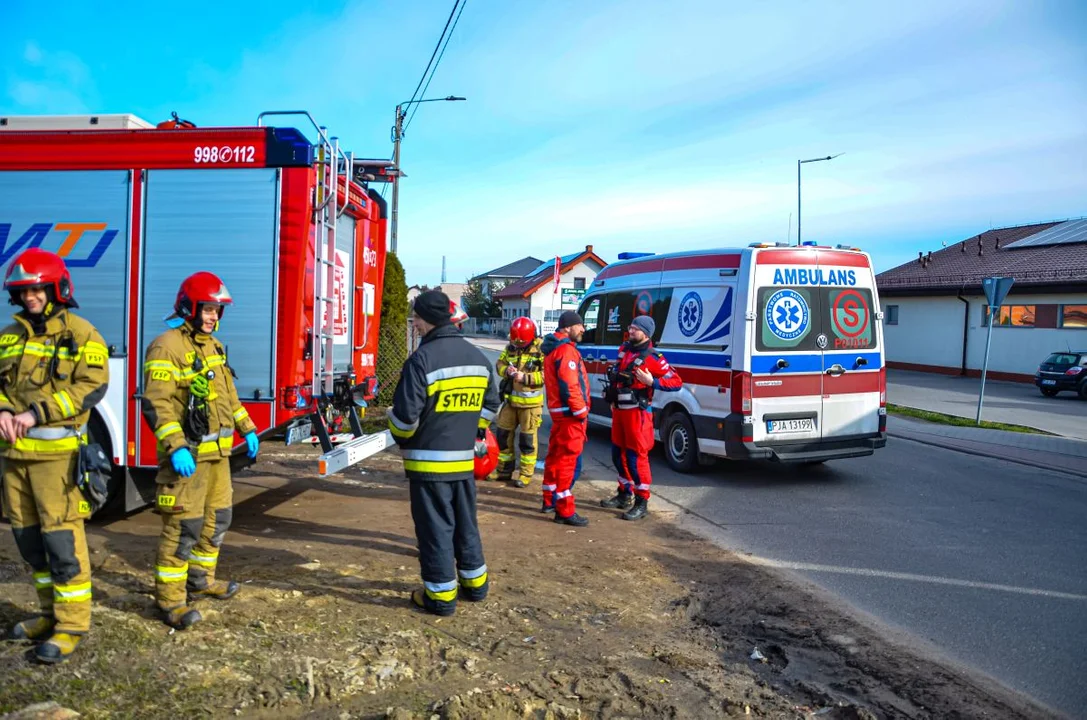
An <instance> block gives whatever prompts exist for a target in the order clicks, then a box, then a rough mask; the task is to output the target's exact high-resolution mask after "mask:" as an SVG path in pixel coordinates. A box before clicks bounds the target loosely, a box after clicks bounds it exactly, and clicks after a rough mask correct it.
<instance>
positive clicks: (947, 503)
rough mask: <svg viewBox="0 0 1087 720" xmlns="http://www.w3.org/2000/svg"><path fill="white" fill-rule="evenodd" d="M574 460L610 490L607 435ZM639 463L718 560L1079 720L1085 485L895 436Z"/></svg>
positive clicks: (1085, 594)
mask: <svg viewBox="0 0 1087 720" xmlns="http://www.w3.org/2000/svg"><path fill="white" fill-rule="evenodd" d="M484 352H486V353H487V354H488V357H490V358H491V359H492V360H493V359H495V358H496V357H497V353H495V352H489V351H484ZM547 428H548V426H547V425H545V427H544V428H543V429H542V431H541V441H542V442H541V444H544V443H545V442H546V434H547ZM586 453H587V458H586V460H587V461H588V462H586V466H585V472H586V475H587V476H588V477H589V478H593V479H598V478H603V479H608V478H610V477H613V473H614V471H613V470H612V468H611V448H610V443H609V441H608V437H607V432H606V431H604V430H592V431H590V441H589V443H588V445H587V447H586ZM541 456H542V454H541ZM652 464H653V472H654V492H655V494H656V495H657V496H658V497H659V498H660V499H658V500H657V502H656V504H658V505H661V504H662V502H661V499H663V500H665V501H668V502H669V503H673V504H675V505H677V506H679V507H682V508H684V509H686V510H689V511H691V512H692V513H695V514H696V515H697V516H699V517H700V518H702V519H703V520H705V521H706V523H708V525H707V527H710V528H712V529H711V530H709V534H710V536H711V537H712V539H714V540H715V541H716V542H717V543H718V544H720V545H721V546H722V547H725V548H728V549H730V550H737V551H741V552H747V553H751V554H753V555H754V556H756V557H757V558H760V559H762V560H763V561H765V562H767V563H770V564H774V565H776V566H779V567H783V568H786V569H790V570H793V571H795V572H797V573H798V574H799V575H801V576H803V577H804V578H806V579H808V580H810V581H812V582H814V583H815V584H817V585H819V586H821V587H823V588H825V589H826V590H828V591H830V592H832V593H834V594H835V595H837V596H838V597H840V598H842V600H844V601H845V602H846V603H848V604H850V605H852V606H854V607H856V608H858V609H860V610H862V611H864V612H867V613H869V614H870V615H872V616H874V617H876V618H878V619H879V620H881V621H883V622H885V623H888V624H889V625H891V626H894V627H897V628H899V629H901V630H904V631H906V632H907V633H909V634H911V635H913V636H915V637H917V638H920V639H923V640H925V641H927V642H928V643H930V644H931V645H934V646H936V647H937V648H939V649H940V650H941V651H943V652H945V653H946V654H947V655H948V656H949V657H951V658H953V659H954V660H957V661H960V662H962V663H964V664H966V665H969V666H972V667H976V668H978V669H980V670H982V671H983V672H986V673H988V674H990V675H992V676H993V677H995V678H997V679H998V680H1000V681H1001V682H1003V683H1005V684H1006V685H1008V686H1009V687H1012V688H1015V689H1016V690H1019V691H1022V692H1024V693H1026V694H1028V695H1031V696H1033V697H1034V698H1036V699H1037V700H1039V701H1041V702H1043V703H1046V704H1048V705H1050V706H1052V707H1054V708H1056V709H1059V710H1063V711H1064V712H1066V713H1068V714H1070V715H1072V716H1073V717H1085V716H1087V683H1084V682H1083V679H1084V678H1087V654H1085V653H1084V651H1083V648H1085V647H1087V482H1085V481H1084V480H1082V479H1077V478H1073V477H1071V476H1067V475H1063V474H1059V473H1052V472H1047V471H1043V470H1037V469H1033V468H1028V467H1024V466H1021V465H1016V464H1013V463H1008V462H1004V461H1000V460H995V459H988V458H983V457H977V456H972V455H966V454H963V453H958V452H955V451H952V450H944V449H941V448H936V447H932V446H928V445H922V444H919V443H914V442H911V441H908V440H900V439H895V438H892V439H891V440H890V441H889V442H888V444H887V447H886V448H885V449H884V450H882V451H880V452H878V453H877V454H876V455H874V456H872V457H869V458H860V459H852V460H843V461H839V462H831V463H828V464H827V465H825V466H823V467H820V468H817V469H815V470H811V469H807V470H794V469H791V468H787V467H781V466H771V465H764V464H758V463H743V464H741V463H736V464H722V465H719V466H717V467H715V468H711V469H709V470H708V471H705V472H703V473H701V474H698V475H680V474H678V473H675V472H672V471H671V470H670V469H669V468H668V466H667V465H666V464H665V462H664V459H663V456H661V455H660V453H659V451H658V452H657V453H655V455H654V457H653V462H652ZM653 504H654V503H653V502H652V501H651V503H650V508H651V509H652V507H653ZM586 514H587V515H589V517H591V518H592V520H593V521H594V522H608V521H610V520H609V519H608V518H607V517H606V516H605V515H603V514H602V513H598V512H593V511H588V512H587V513H586Z"/></svg>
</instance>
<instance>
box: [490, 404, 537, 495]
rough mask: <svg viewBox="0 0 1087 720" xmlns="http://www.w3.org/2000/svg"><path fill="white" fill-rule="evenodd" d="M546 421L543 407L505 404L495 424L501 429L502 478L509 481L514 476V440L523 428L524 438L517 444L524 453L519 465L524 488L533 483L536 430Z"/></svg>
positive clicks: (499, 462) (500, 455) (499, 465)
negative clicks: (518, 430) (518, 431)
mask: <svg viewBox="0 0 1087 720" xmlns="http://www.w3.org/2000/svg"><path fill="white" fill-rule="evenodd" d="M542 421H543V406H540V405H538V406H536V407H518V406H516V405H511V404H510V403H509V402H506V404H504V405H503V406H502V409H501V410H499V412H498V419H497V420H496V425H497V427H498V437H497V440H498V468H497V469H496V472H497V474H498V477H500V478H509V477H510V476H512V475H513V458H514V448H513V445H514V438H515V437H517V429H518V428H520V429H521V436H520V439H519V440H518V442H517V446H518V449H519V450H520V451H521V461H520V463H519V467H520V476H519V478H518V480H519V482H520V484H521V485H528V484H529V483H531V482H532V476H533V474H534V473H535V472H536V431H537V430H539V428H540V423H541V422H542Z"/></svg>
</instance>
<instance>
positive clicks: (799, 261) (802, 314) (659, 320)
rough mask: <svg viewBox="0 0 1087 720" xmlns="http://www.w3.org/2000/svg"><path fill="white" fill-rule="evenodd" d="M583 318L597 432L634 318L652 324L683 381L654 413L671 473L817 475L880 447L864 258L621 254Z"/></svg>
mask: <svg viewBox="0 0 1087 720" xmlns="http://www.w3.org/2000/svg"><path fill="white" fill-rule="evenodd" d="M579 313H580V315H581V317H582V318H584V320H585V328H586V332H585V338H584V340H583V341H582V342H581V343H580V344H579V346H578V348H579V350H580V351H581V354H582V357H583V358H584V360H585V364H586V369H587V371H588V373H589V377H590V385H591V386H592V390H591V393H592V400H591V408H590V414H589V422H592V423H594V424H599V425H607V426H610V424H611V410H610V407H609V406H608V404H607V403H606V402H605V401H604V397H603V387H604V383H603V380H604V378H605V373H606V369H607V366H608V364H610V363H613V362H615V361H616V359H617V354H618V348H619V345H620V344H621V343H622V342H623V341H624V339H625V332H626V329H627V327H628V326H629V325H630V322H631V320H632V319H633V318H634V317H636V316H638V315H649V316H651V317H652V318H653V320H654V321H655V324H656V333H655V335H654V337H653V342H654V344H655V345H656V347H657V348H658V349H659V350H660V351H661V352H662V353H663V354H664V356H665V358H666V359H667V360H668V362H669V363H670V364H671V365H672V366H673V367H675V368H676V370H677V371H678V372H679V374H680V376H681V377H682V378H683V388H682V390H680V391H679V392H669V393H664V392H658V393H656V394H655V396H654V398H653V407H652V411H653V420H654V428H655V435H656V438H657V439H658V440H660V441H661V443H662V445H663V447H664V451H665V457H666V459H667V461H668V464H669V465H670V466H671V467H672V468H674V469H676V470H679V471H682V472H690V471H693V470H694V469H696V468H697V467H698V465H699V464H711V463H712V462H713V459H714V458H727V459H729V460H770V461H776V462H782V463H798V464H816V463H822V462H825V461H827V460H837V459H842V458H852V457H861V456H865V455H871V454H872V453H873V452H874V451H875V450H876V449H878V448H882V447H884V445H885V444H886V431H887V407H886V405H887V402H886V401H887V392H886V387H887V376H886V370H885V366H884V352H883V328H882V323H881V320H882V319H883V313H882V311H881V310H880V307H879V297H878V295H877V293H876V282H875V273H874V272H873V269H872V262H871V259H870V258H869V256H868V255H867V254H866V253H864V252H861V251H860V250H858V249H857V248H851V247H847V246H843V245H838V246H837V247H830V246H822V245H815V244H812V243H805V244H804V245H803V246H788V245H785V244H754V245H751V246H750V247H746V248H738V249H724V250H704V251H695V252H682V253H671V254H666V255H649V254H644V253H627V254H623V255H620V260H619V262H616V263H613V264H611V265H608V266H607V267H605V268H604V269H603V270H602V271H601V272H600V274H599V275H597V277H596V279H595V281H594V282H593V284H592V287H591V288H590V290H589V292H587V293H586V295H585V298H584V300H583V301H582V303H581V306H580V308H579Z"/></svg>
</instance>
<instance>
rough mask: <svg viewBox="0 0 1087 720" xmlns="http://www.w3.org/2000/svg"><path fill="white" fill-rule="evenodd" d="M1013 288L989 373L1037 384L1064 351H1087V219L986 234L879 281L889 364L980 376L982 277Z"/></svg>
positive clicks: (984, 318) (985, 316) (984, 324)
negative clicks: (1049, 360)
mask: <svg viewBox="0 0 1087 720" xmlns="http://www.w3.org/2000/svg"><path fill="white" fill-rule="evenodd" d="M994 276H1004V277H1012V278H1014V279H1015V283H1014V285H1013V286H1012V289H1011V292H1010V293H1009V294H1008V297H1007V299H1006V300H1005V301H1004V305H1003V306H1002V307H1001V309H1000V313H999V315H997V316H995V324H994V325H993V338H992V347H991V349H990V352H989V377H992V378H996V379H1005V380H1016V381H1024V382H1031V381H1032V380H1033V378H1034V373H1035V371H1036V370H1037V369H1038V365H1039V363H1041V362H1043V361H1044V360H1045V359H1046V357H1047V356H1048V355H1049V354H1050V353H1053V352H1057V351H1066V352H1067V351H1069V350H1071V351H1076V352H1081V351H1082V352H1087V218H1082V219H1078V220H1065V221H1057V222H1047V223H1037V224H1033V225H1020V226H1016V227H1006V228H998V229H995V230H988V231H986V232H983V233H981V234H979V235H975V236H973V237H971V238H968V239H966V240H962V241H959V242H956V243H954V244H950V245H948V246H947V247H944V248H941V249H939V250H937V251H935V252H927V253H919V254H918V257H917V259H916V260H912V261H910V262H908V263H906V264H904V265H900V266H899V267H896V268H893V269H891V270H887V271H886V272H882V273H880V274H879V275H877V276H876V283H877V285H878V287H879V295H880V304H881V306H882V309H883V325H884V341H885V344H886V354H887V361H888V366H889V367H892V368H900V369H906V370H921V371H927V372H937V373H945V374H951V375H968V376H978V375H980V374H981V368H982V364H983V362H984V357H985V342H986V335H987V334H988V331H989V308H988V306H987V303H986V299H985V293H984V291H983V290H982V284H981V283H982V280H983V279H984V278H987V277H994Z"/></svg>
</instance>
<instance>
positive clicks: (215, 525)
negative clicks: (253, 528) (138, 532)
mask: <svg viewBox="0 0 1087 720" xmlns="http://www.w3.org/2000/svg"><path fill="white" fill-rule="evenodd" d="M155 482H156V483H157V489H158V498H157V502H156V507H155V511H156V512H158V513H159V514H160V515H162V535H160V536H159V547H158V555H157V556H156V558H155V599H156V600H157V601H158V604H159V607H160V608H162V609H163V610H173V609H174V608H177V607H181V606H182V605H185V604H186V602H187V595H188V590H190V589H192V590H203V589H206V588H207V587H208V586H210V585H211V584H212V583H214V582H215V569H216V566H217V565H218V564H219V548H221V547H222V545H223V537H224V536H225V535H226V531H227V529H228V528H229V527H230V522H231V520H232V519H233V517H234V507H233V502H234V490H233V487H232V486H231V484H230V462H229V461H228V460H226V459H225V458H218V457H217V458H216V459H214V460H205V459H203V458H201V459H198V460H197V463H196V472H195V473H194V474H193V475H192V476H190V477H187V478H183V477H180V476H179V475H178V474H177V473H175V472H174V470H173V468H172V467H170V466H169V465H167V466H166V467H161V468H159V473H158V477H156V478H155Z"/></svg>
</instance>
